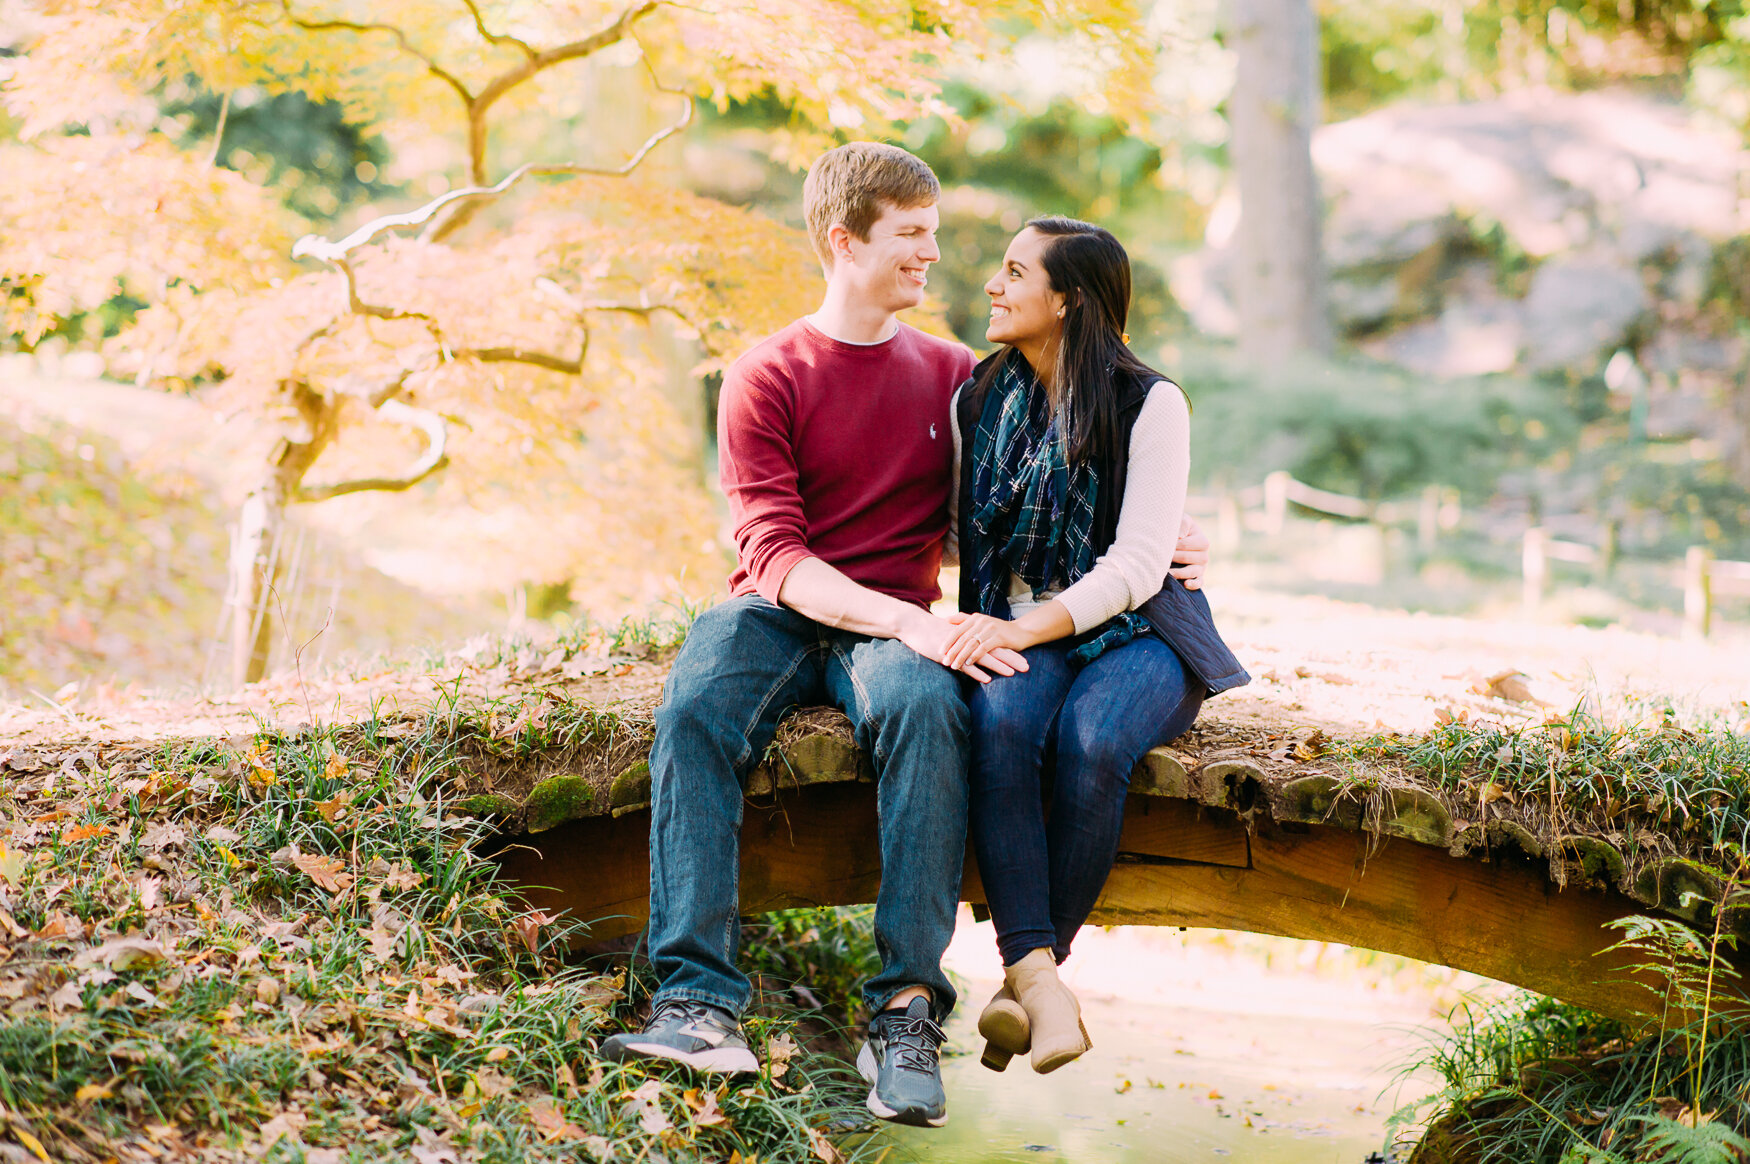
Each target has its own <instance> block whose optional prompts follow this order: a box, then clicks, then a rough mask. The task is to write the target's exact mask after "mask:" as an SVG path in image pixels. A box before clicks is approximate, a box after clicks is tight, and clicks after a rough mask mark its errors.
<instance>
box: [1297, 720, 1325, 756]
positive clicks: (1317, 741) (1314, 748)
mask: <svg viewBox="0 0 1750 1164" xmlns="http://www.w3.org/2000/svg"><path fill="white" fill-rule="evenodd" d="M1329 745H1330V740H1329V739H1328V738H1326V736H1325V733H1324V732H1323V731H1321V730H1319V729H1317V728H1315V729H1313V733H1312V735H1310V736H1308V737H1306V739H1304V740H1302V741H1300V742H1299V743H1298V744H1296V745H1294V758H1295V759H1296V760H1299V761H1300V762H1301V763H1303V764H1305V763H1308V762H1310V761H1313V760H1316V759H1318V758H1319V757H1320V756H1323V755H1325V754H1326V753H1328V752H1329V751H1330V750H1331V749H1330V746H1329Z"/></svg>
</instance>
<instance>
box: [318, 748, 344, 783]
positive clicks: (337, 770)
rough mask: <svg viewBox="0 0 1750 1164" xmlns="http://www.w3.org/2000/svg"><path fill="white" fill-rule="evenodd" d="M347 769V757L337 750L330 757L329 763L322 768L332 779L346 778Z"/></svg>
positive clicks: (325, 774) (323, 772)
mask: <svg viewBox="0 0 1750 1164" xmlns="http://www.w3.org/2000/svg"><path fill="white" fill-rule="evenodd" d="M347 770H348V764H347V762H346V757H345V756H343V755H341V754H340V753H339V752H336V753H334V755H332V756H330V757H328V765H327V767H325V768H323V769H322V775H324V776H326V777H328V778H329V779H330V780H344V779H346V774H347Z"/></svg>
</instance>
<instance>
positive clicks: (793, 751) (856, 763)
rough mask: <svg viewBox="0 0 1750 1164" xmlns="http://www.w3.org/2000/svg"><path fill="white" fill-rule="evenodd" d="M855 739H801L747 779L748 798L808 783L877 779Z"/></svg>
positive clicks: (786, 745) (756, 769)
mask: <svg viewBox="0 0 1750 1164" xmlns="http://www.w3.org/2000/svg"><path fill="white" fill-rule="evenodd" d="M874 778H875V775H874V771H873V770H872V769H871V768H870V767H869V765H868V764H867V763H866V762H865V761H864V759H863V752H862V749H860V748H858V747H857V743H856V741H855V740H851V739H846V738H845V737H843V736H838V735H808V736H801V737H799V738H797V739H794V740H791V741H790V742H789V743H787V744H785V745H784V747H783V748H782V749H781V750H780V751H779V752H778V754H777V755H776V756H775V757H773V758H772V759H770V760H768V761H767V762H766V763H764V764H761V765H760V766H759V767H758V768H755V769H754V770H753V773H752V774H751V775H750V776H748V778H747V794H748V795H749V796H770V795H771V794H772V793H773V792H775V791H777V790H778V789H779V788H801V787H803V786H805V785H809V784H842V783H847V782H850V781H853V780H868V781H872V780H874Z"/></svg>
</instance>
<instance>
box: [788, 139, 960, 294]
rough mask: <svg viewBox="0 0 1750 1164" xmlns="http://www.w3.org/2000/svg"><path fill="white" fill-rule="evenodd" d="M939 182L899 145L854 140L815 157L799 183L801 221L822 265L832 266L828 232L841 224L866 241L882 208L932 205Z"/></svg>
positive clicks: (938, 198) (939, 196)
mask: <svg viewBox="0 0 1750 1164" xmlns="http://www.w3.org/2000/svg"><path fill="white" fill-rule="evenodd" d="M941 197H942V184H941V183H940V182H938V181H936V175H935V174H934V173H933V172H932V171H931V170H930V167H929V166H927V165H925V164H924V160H923V159H922V158H920V157H917V156H916V155H915V154H910V153H907V152H906V151H905V150H902V149H900V148H899V147H898V146H890V145H883V144H882V143H880V142H876V141H854V142H851V143H850V144H849V145H842V146H839V147H838V148H837V149H830V150H828V151H826V152H825V153H824V154H821V155H820V156H819V157H818V158H816V159H814V165H812V166H810V167H808V178H807V180H806V181H804V182H803V183H802V217H803V219H804V220H805V221H806V222H807V223H808V237H809V239H810V240H812V241H813V243H814V253H815V255H816V256H818V257H819V259H820V261H821V264H822V265H823V266H825V267H827V268H828V269H831V267H832V262H833V259H832V247H831V244H829V243H828V242H827V237H826V236H827V231H829V230H831V229H832V226H833V223H835V222H837V223H842V224H843V225H844V228H845V229H846V230H848V231H850V232H851V234H852V236H853V237H855V238H857V239H859V240H861V241H863V242H868V241H869V228H870V227H871V226H873V225H875V220H876V219H877V218H880V217H881V212H882V210H883V209H884V208H885V207H888V206H893V207H897V208H899V209H901V210H910V209H911V208H912V207H914V206H933V205H934V204H935V203H936V202H937V201H939V200H940V199H941Z"/></svg>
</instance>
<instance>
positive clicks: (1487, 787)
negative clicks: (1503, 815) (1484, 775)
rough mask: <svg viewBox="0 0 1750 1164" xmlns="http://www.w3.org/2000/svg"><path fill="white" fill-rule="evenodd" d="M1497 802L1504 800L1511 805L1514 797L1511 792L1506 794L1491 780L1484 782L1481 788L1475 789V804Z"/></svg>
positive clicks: (1504, 790)
mask: <svg viewBox="0 0 1750 1164" xmlns="http://www.w3.org/2000/svg"><path fill="white" fill-rule="evenodd" d="M1497 800H1505V801H1507V802H1508V803H1509V804H1512V803H1514V796H1513V794H1512V793H1511V792H1508V791H1507V790H1506V789H1505V788H1503V787H1501V786H1500V785H1499V784H1496V783H1495V782H1494V781H1493V780H1486V781H1484V782H1483V786H1482V787H1481V788H1479V789H1477V803H1478V804H1493V803H1495V801H1497Z"/></svg>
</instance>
